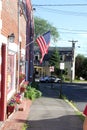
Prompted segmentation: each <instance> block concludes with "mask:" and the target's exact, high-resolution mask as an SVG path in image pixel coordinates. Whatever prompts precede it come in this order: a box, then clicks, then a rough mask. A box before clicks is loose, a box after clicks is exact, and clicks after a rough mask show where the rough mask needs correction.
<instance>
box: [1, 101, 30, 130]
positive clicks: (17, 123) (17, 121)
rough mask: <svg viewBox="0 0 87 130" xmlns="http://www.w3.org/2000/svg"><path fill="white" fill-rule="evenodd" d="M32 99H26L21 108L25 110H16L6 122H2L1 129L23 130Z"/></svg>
mask: <svg viewBox="0 0 87 130" xmlns="http://www.w3.org/2000/svg"><path fill="white" fill-rule="evenodd" d="M31 103H32V101H31V100H29V99H24V100H23V101H22V104H21V105H19V108H23V111H16V112H14V113H13V114H12V115H11V116H10V117H9V118H8V119H7V120H6V121H5V122H1V127H0V130H22V128H23V125H24V123H25V122H26V120H27V118H28V114H29V111H30V106H31Z"/></svg>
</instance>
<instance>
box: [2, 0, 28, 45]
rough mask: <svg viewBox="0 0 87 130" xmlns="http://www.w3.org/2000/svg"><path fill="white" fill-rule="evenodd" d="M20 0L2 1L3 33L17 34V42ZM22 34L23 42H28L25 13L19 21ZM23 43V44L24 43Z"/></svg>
mask: <svg viewBox="0 0 87 130" xmlns="http://www.w3.org/2000/svg"><path fill="white" fill-rule="evenodd" d="M17 1H18V0H15V1H13V0H3V1H2V15H1V18H2V32H1V33H2V34H3V35H4V36H6V37H7V36H8V35H10V34H11V33H14V34H15V42H16V43H18V3H17ZM19 26H20V27H19V28H20V34H21V37H22V40H23V41H22V42H23V43H25V42H26V40H25V39H26V21H25V19H24V17H23V15H22V16H21V17H20V21H19ZM23 43H22V44H23Z"/></svg>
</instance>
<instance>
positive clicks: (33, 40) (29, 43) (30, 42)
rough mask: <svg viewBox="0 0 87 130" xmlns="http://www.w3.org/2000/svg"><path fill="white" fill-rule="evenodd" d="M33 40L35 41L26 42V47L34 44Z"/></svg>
mask: <svg viewBox="0 0 87 130" xmlns="http://www.w3.org/2000/svg"><path fill="white" fill-rule="evenodd" d="M33 42H35V40H33V41H31V42H30V43H28V44H26V47H27V46H29V45H30V44H32V43H33Z"/></svg>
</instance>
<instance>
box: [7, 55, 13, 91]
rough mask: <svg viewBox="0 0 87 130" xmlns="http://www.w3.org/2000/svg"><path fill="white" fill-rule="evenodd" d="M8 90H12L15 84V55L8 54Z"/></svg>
mask: <svg viewBox="0 0 87 130" xmlns="http://www.w3.org/2000/svg"><path fill="white" fill-rule="evenodd" d="M7 64H8V76H7V80H8V85H7V86H8V90H11V89H12V87H13V85H14V55H10V54H9V55H8V63H7Z"/></svg>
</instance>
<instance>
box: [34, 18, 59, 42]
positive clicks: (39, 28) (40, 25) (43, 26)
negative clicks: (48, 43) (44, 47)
mask: <svg viewBox="0 0 87 130" xmlns="http://www.w3.org/2000/svg"><path fill="white" fill-rule="evenodd" d="M34 24H35V39H36V38H37V37H38V36H39V35H42V34H44V33H45V32H47V31H49V30H50V31H51V38H52V40H53V41H54V42H56V41H57V40H58V37H59V33H58V31H57V29H56V28H55V27H54V26H52V24H50V23H49V22H48V21H46V20H44V19H41V18H39V17H35V18H34Z"/></svg>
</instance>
